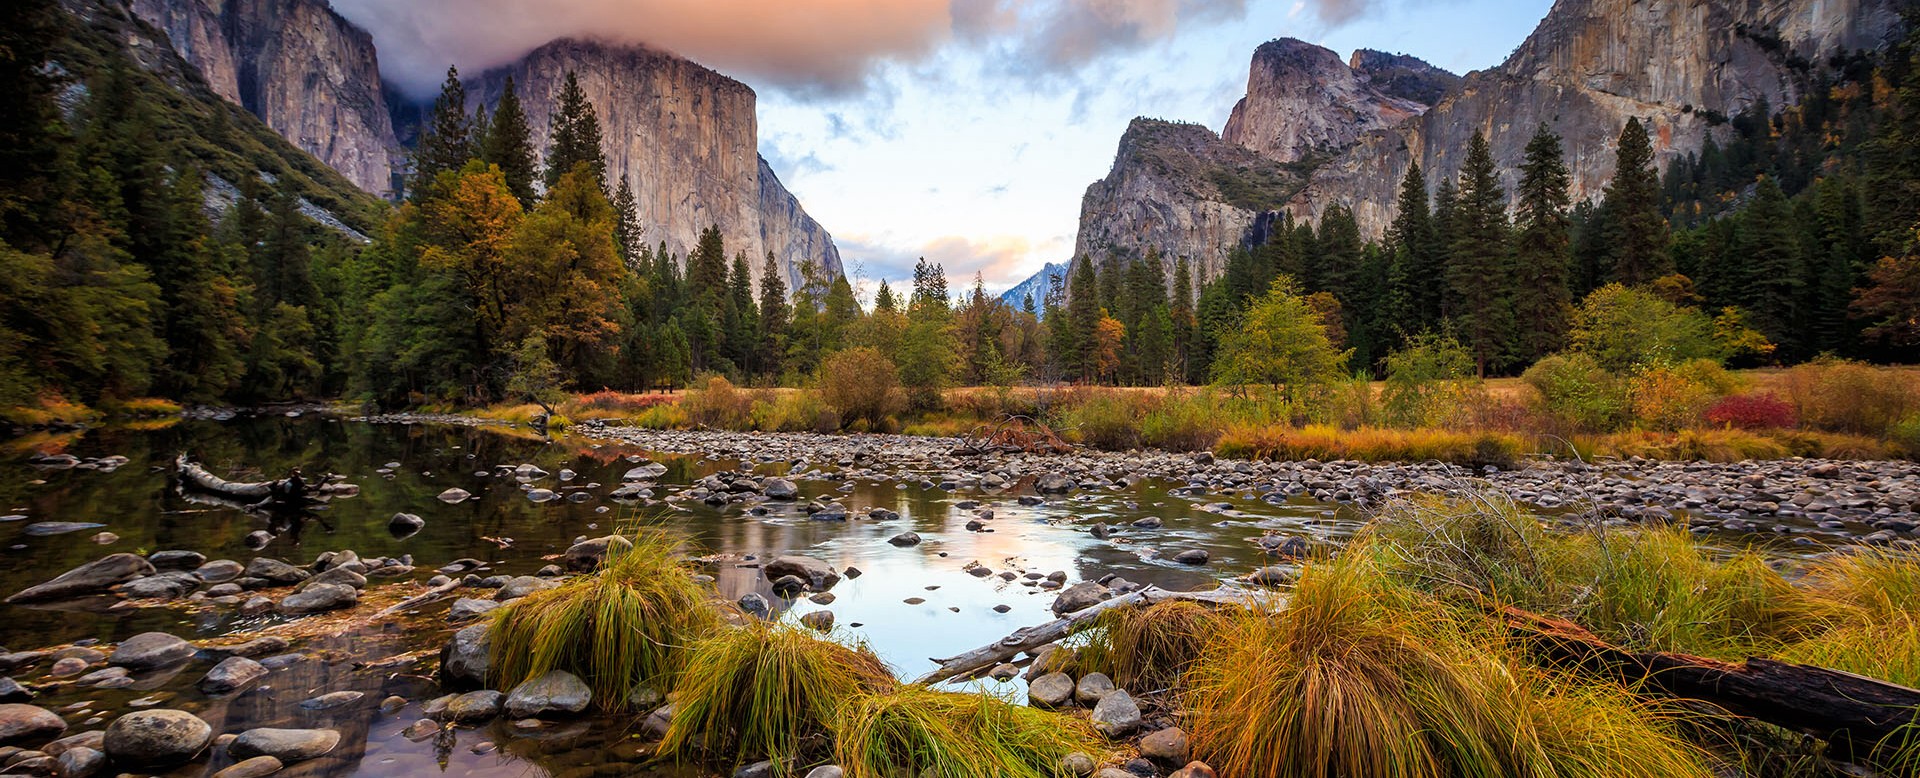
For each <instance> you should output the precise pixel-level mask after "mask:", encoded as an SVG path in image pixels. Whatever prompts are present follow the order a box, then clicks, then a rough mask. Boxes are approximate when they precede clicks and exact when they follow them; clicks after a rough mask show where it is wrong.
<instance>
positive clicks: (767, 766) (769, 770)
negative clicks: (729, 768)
mask: <svg viewBox="0 0 1920 778" xmlns="http://www.w3.org/2000/svg"><path fill="white" fill-rule="evenodd" d="M773 776H774V772H773V763H772V762H754V763H753V764H750V765H747V766H745V767H741V768H740V769H738V770H734V771H733V778H773Z"/></svg>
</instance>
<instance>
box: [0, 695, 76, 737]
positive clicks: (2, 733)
mask: <svg viewBox="0 0 1920 778" xmlns="http://www.w3.org/2000/svg"><path fill="white" fill-rule="evenodd" d="M65 731H67V722H66V720H65V719H62V718H60V717H59V716H58V715H56V714H55V713H54V712H53V711H50V710H47V709H46V708H42V707H40V706H38V705H21V704H19V703H8V704H6V705H0V746H12V745H19V744H21V743H38V742H40V741H43V740H52V739H53V738H56V737H59V736H60V733H62V732H65Z"/></svg>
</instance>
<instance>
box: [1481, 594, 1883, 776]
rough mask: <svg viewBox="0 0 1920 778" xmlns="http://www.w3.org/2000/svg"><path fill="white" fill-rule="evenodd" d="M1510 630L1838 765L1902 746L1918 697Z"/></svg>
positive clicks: (1514, 616) (1544, 629)
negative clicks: (1817, 744) (1815, 747)
mask: <svg viewBox="0 0 1920 778" xmlns="http://www.w3.org/2000/svg"><path fill="white" fill-rule="evenodd" d="M1500 615H1501V616H1502V617H1503V619H1504V620H1505V622H1506V624H1507V628H1508V629H1509V630H1510V631H1512V632H1513V634H1515V635H1516V636H1518V637H1519V638H1521V639H1522V640H1524V641H1526V642H1527V643H1529V644H1530V645H1532V646H1533V647H1534V648H1535V650H1537V651H1540V652H1542V653H1543V654H1545V655H1547V656H1548V657H1549V658H1551V659H1553V660H1556V661H1559V662H1563V663H1567V664H1569V665H1572V666H1578V667H1580V668H1581V669H1583V670H1585V671H1587V672H1591V673H1595V674H1599V675H1602V676H1605V677H1611V678H1615V679H1618V680H1620V681H1623V682H1626V683H1628V684H1636V685H1637V684H1645V686H1646V687H1647V688H1651V689H1653V690H1656V691H1659V692H1662V693H1665V694H1668V695H1671V696H1674V697H1679V698H1683V699H1688V700H1697V701H1700V702H1706V703H1710V704H1713V705H1715V706H1718V707H1720V708H1721V709H1724V710H1726V711H1727V712H1728V713H1731V714H1734V715H1736V716H1744V717H1747V718H1751V719H1756V720H1759V721H1764V722H1766V723H1768V724H1772V725H1775V726H1778V727H1782V728H1785V729H1789V730H1792V731H1795V732H1799V733H1803V734H1806V735H1811V736H1813V737H1816V738H1820V739H1821V740H1825V741H1827V743H1828V745H1829V747H1830V748H1831V749H1832V750H1833V751H1834V753H1833V754H1832V755H1833V756H1834V757H1835V758H1840V759H1847V760H1858V759H1866V760H1869V761H1871V760H1872V758H1873V756H1874V755H1875V754H1876V753H1878V752H1880V751H1881V749H1882V748H1884V747H1888V746H1892V745H1896V744H1899V743H1901V742H1904V738H1905V737H1906V735H1907V733H1908V732H1910V731H1911V730H1903V728H1906V727H1909V726H1911V725H1913V724H1914V723H1915V721H1916V713H1917V712H1920V690H1915V689H1911V688H1908V687H1905V686H1901V685H1899V684H1893V683H1888V682H1886V681H1881V680H1878V679H1874V678H1868V677H1866V676H1861V675H1854V674H1852V673H1846V672H1841V671H1839V670H1830V669H1827V668H1824V667H1814V666H1811V665H1797V664H1790V663H1787V662H1778V661H1774V660H1771V659H1763V658H1759V657H1753V658H1749V659H1747V661H1745V662H1738V663H1736V662H1724V661H1721V660H1717V659H1708V658H1705V657H1698V656H1688V655H1686V654H1672V653H1666V652H1660V651H1632V650H1629V649H1625V648H1621V647H1619V646H1615V645H1613V644H1611V643H1608V642H1606V641H1605V640H1602V639H1601V638H1600V637H1599V636H1596V635H1594V634H1593V633H1591V632H1588V631H1587V630H1586V629H1584V628H1582V627H1580V626H1579V625H1578V624H1574V623H1573V622H1570V621H1567V620H1565V619H1559V618H1554V617H1552V616H1543V615H1541V614H1538V613H1533V612H1530V611H1525V610H1521V609H1518V608H1512V607H1508V608H1503V609H1501V612H1500Z"/></svg>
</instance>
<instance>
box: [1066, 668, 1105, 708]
mask: <svg viewBox="0 0 1920 778" xmlns="http://www.w3.org/2000/svg"><path fill="white" fill-rule="evenodd" d="M1113 689H1114V686H1113V679H1111V678H1108V677H1107V676H1106V674H1105V673H1088V674H1086V675H1083V676H1081V677H1080V682H1079V683H1077V684H1074V687H1073V699H1074V701H1075V702H1078V703H1080V704H1081V705H1093V704H1096V703H1098V702H1100V700H1101V699H1102V698H1104V697H1106V696H1107V695H1109V694H1112V693H1113Z"/></svg>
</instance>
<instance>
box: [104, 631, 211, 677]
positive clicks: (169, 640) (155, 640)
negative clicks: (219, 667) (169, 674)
mask: <svg viewBox="0 0 1920 778" xmlns="http://www.w3.org/2000/svg"><path fill="white" fill-rule="evenodd" d="M197 651H199V649H197V648H194V647H193V644H192V643H188V642H187V641H185V640H182V639H180V638H178V637H175V636H173V635H169V634H167V633H165V632H142V633H140V634H138V635H134V636H133V637H130V638H127V639H126V640H124V641H122V642H121V643H120V645H118V646H114V648H113V653H112V654H111V655H109V656H108V657H107V663H108V664H111V665H116V666H119V667H124V668H127V669H129V670H134V671H140V670H152V669H154V668H156V667H166V666H168V665H174V664H179V663H181V662H185V661H187V660H188V659H192V658H193V655H194V653H195V652H197Z"/></svg>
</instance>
